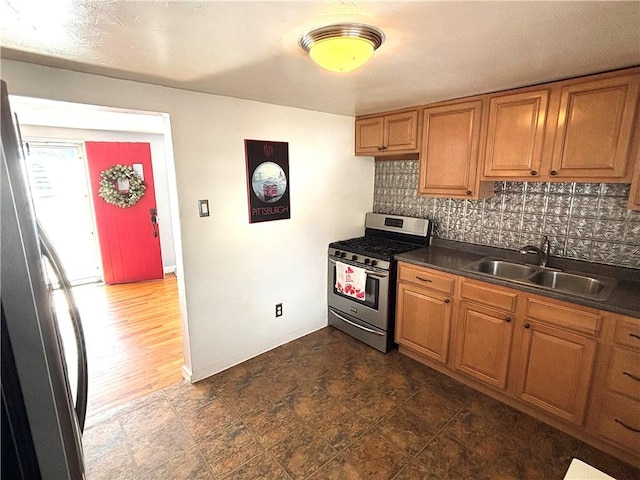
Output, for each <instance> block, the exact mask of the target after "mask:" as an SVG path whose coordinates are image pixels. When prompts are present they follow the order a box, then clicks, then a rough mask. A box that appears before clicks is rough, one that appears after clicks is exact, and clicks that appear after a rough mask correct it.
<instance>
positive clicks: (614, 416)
mask: <svg viewBox="0 0 640 480" xmlns="http://www.w3.org/2000/svg"><path fill="white" fill-rule="evenodd" d="M598 434H600V435H602V436H603V437H605V438H607V439H608V440H610V441H612V442H614V443H617V444H619V445H622V446H623V447H626V448H627V449H630V450H632V451H635V452H640V405H638V404H637V403H633V402H629V401H626V400H623V399H621V398H618V397H615V396H613V395H607V396H606V397H605V401H604V405H603V407H602V412H601V414H600V423H599V424H598Z"/></svg>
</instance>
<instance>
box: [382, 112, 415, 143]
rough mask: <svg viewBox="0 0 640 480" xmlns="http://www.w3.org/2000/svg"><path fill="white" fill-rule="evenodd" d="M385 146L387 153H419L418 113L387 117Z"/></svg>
mask: <svg viewBox="0 0 640 480" xmlns="http://www.w3.org/2000/svg"><path fill="white" fill-rule="evenodd" d="M383 145H384V151H385V152H400V151H411V150H415V151H417V149H418V111H417V110H413V111H411V112H404V113H396V114H394V115H386V116H385V117H384V143H383Z"/></svg>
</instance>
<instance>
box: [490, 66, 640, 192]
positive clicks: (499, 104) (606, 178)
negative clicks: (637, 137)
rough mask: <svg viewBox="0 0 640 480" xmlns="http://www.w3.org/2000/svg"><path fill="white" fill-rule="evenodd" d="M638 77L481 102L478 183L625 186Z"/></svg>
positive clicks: (596, 79) (616, 76)
mask: <svg viewBox="0 0 640 480" xmlns="http://www.w3.org/2000/svg"><path fill="white" fill-rule="evenodd" d="M639 84H640V73H638V72H635V71H634V72H631V73H624V72H622V73H613V74H603V75H595V76H592V77H586V78H582V79H573V80H567V81H562V82H556V83H552V84H548V85H547V86H546V88H536V89H534V88H525V89H521V90H516V91H513V92H507V93H498V94H492V95H490V96H489V113H488V116H487V142H486V148H485V151H484V168H483V177H482V178H483V179H485V180H499V179H503V180H504V179H510V180H523V181H526V180H537V181H563V182H568V181H577V182H580V181H582V182H589V181H598V182H609V183H627V182H630V181H631V175H632V171H633V163H634V157H633V154H632V146H633V142H634V132H635V130H637V127H635V126H634V122H636V120H635V116H636V109H637V105H638V91H639V88H638V87H639Z"/></svg>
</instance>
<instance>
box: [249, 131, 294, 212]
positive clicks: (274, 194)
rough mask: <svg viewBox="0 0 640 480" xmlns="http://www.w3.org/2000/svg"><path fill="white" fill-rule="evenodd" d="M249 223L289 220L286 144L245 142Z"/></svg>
mask: <svg viewBox="0 0 640 480" xmlns="http://www.w3.org/2000/svg"><path fill="white" fill-rule="evenodd" d="M244 151H245V156H246V160H247V196H248V200H249V223H257V222H268V221H271V220H282V219H287V218H291V208H290V204H289V189H290V185H289V143H288V142H269V141H263V140H245V141H244Z"/></svg>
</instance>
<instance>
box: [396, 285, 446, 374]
mask: <svg viewBox="0 0 640 480" xmlns="http://www.w3.org/2000/svg"><path fill="white" fill-rule="evenodd" d="M452 315H453V303H452V301H451V298H450V297H448V296H446V295H443V294H442V293H440V292H437V291H435V290H430V289H426V288H420V287H415V286H413V285H408V284H404V283H400V284H399V285H398V299H397V306H396V316H397V320H396V342H398V343H399V344H401V345H405V346H407V347H408V348H410V349H412V350H414V351H416V352H418V353H420V354H421V355H424V356H425V357H429V358H431V359H433V360H436V361H438V362H441V363H446V362H447V355H448V353H449V332H450V330H451V319H452Z"/></svg>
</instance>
